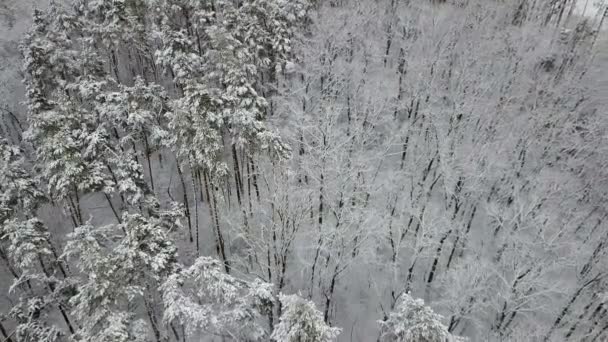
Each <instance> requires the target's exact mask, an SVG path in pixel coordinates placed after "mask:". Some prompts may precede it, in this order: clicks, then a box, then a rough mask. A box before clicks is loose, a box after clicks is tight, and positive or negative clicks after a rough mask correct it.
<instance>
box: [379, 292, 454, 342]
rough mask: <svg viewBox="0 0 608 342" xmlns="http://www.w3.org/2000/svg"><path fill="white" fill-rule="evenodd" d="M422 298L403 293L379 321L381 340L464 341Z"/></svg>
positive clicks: (408, 341) (412, 341) (407, 341)
mask: <svg viewBox="0 0 608 342" xmlns="http://www.w3.org/2000/svg"><path fill="white" fill-rule="evenodd" d="M442 318H443V317H441V315H439V314H436V313H435V312H434V311H433V309H431V308H430V307H429V306H426V305H424V300H422V299H415V298H413V297H412V296H410V295H409V294H407V293H403V294H402V295H401V298H399V300H398V301H397V304H396V305H395V309H394V310H393V312H391V313H390V314H389V317H388V318H387V319H386V320H384V321H380V325H381V336H380V339H379V340H380V341H383V342H414V341H416V342H456V341H465V340H464V339H462V338H460V337H456V336H453V335H452V334H450V332H449V331H448V327H447V326H446V325H445V324H443V323H442V321H441V320H442Z"/></svg>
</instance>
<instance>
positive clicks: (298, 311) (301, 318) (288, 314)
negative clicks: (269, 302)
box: [271, 294, 341, 342]
mask: <svg viewBox="0 0 608 342" xmlns="http://www.w3.org/2000/svg"><path fill="white" fill-rule="evenodd" d="M279 300H280V301H281V305H282V308H283V309H282V312H283V313H282V314H281V317H280V318H279V323H278V324H277V325H276V326H275V328H274V331H273V332H272V336H271V339H272V340H273V341H276V342H331V341H334V340H335V339H336V338H337V337H338V335H339V334H340V331H341V329H339V328H333V327H330V326H329V325H328V324H327V323H325V321H324V320H323V314H322V313H321V312H320V311H319V310H317V308H316V307H315V304H314V303H313V302H311V301H309V300H306V299H304V298H302V297H300V296H298V295H295V294H294V295H284V294H279Z"/></svg>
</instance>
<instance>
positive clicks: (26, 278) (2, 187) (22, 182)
mask: <svg viewBox="0 0 608 342" xmlns="http://www.w3.org/2000/svg"><path fill="white" fill-rule="evenodd" d="M39 186H40V184H39V182H38V181H37V180H36V179H35V178H34V177H32V176H31V175H30V174H29V172H28V171H27V164H26V162H25V158H24V156H23V153H22V151H21V149H20V148H19V147H17V146H13V145H11V144H9V143H8V142H7V141H6V140H4V139H0V252H1V253H0V256H1V257H2V259H3V261H4V262H5V263H6V266H7V267H8V269H9V270H10V272H11V275H12V276H13V278H14V279H13V284H12V286H11V288H10V292H11V293H18V294H19V296H20V298H19V300H18V302H17V303H16V304H15V305H14V306H13V307H12V309H11V311H10V312H9V316H10V317H12V318H14V319H15V321H16V332H15V333H16V336H17V337H18V338H19V340H20V341H32V342H33V341H54V340H55V339H56V338H58V336H59V335H60V334H62V331H61V330H60V329H59V328H57V327H56V326H54V325H53V324H51V323H50V322H51V321H52V318H49V316H53V315H55V314H56V311H55V310H56V309H58V310H59V312H60V313H61V315H62V317H63V318H64V320H65V323H66V325H67V327H68V329H69V330H70V331H72V329H73V328H72V326H71V323H70V320H69V318H68V316H67V314H66V312H65V309H64V307H65V304H66V303H65V300H66V292H64V290H66V288H68V287H69V284H68V283H65V282H64V279H65V277H66V275H67V274H66V270H65V269H64V266H63V265H62V264H61V263H60V262H59V261H58V260H57V253H56V251H55V248H54V246H53V244H52V242H51V236H50V233H49V231H48V229H47V227H46V225H45V224H44V223H43V222H42V221H41V220H40V219H39V218H38V217H36V209H37V208H38V206H39V205H40V204H41V203H42V202H43V201H44V196H43V194H42V193H41V192H40V191H39V190H38V188H39ZM68 291H69V290H68Z"/></svg>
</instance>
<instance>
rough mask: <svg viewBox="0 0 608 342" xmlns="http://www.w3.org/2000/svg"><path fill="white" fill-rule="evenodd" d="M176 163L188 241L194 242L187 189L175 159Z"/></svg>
mask: <svg viewBox="0 0 608 342" xmlns="http://www.w3.org/2000/svg"><path fill="white" fill-rule="evenodd" d="M175 162H176V163H177V174H178V175H179V180H180V182H181V183H182V190H183V191H184V206H185V209H186V218H187V219H188V235H189V238H190V242H194V238H193V237H192V220H191V218H190V203H189V202H188V191H187V189H186V182H185V181H184V174H183V172H182V168H181V166H179V161H178V160H177V159H176V160H175Z"/></svg>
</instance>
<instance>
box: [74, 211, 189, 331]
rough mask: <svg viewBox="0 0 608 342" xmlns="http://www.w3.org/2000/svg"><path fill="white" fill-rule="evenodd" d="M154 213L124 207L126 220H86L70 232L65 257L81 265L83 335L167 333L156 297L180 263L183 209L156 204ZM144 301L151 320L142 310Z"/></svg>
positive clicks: (77, 307)
mask: <svg viewBox="0 0 608 342" xmlns="http://www.w3.org/2000/svg"><path fill="white" fill-rule="evenodd" d="M152 202H154V201H152ZM152 204H154V203H152ZM150 213H151V214H152V216H150V217H144V216H142V215H140V214H128V213H124V214H123V217H122V220H121V221H122V223H120V224H112V225H108V226H104V227H99V228H97V227H94V226H92V225H91V224H86V225H83V226H80V227H78V228H76V230H75V232H74V233H72V234H70V235H69V238H70V240H69V241H68V243H67V245H66V247H65V250H64V257H65V258H66V259H67V260H75V261H76V265H77V266H78V269H79V270H80V271H81V273H80V274H79V275H78V276H77V277H76V280H75V282H76V283H77V284H78V287H77V293H76V294H75V295H74V296H73V297H72V298H71V300H70V303H71V304H72V305H73V306H74V308H73V314H74V315H75V317H76V318H77V319H78V322H79V329H78V331H77V332H76V336H77V339H82V340H84V341H91V342H110V341H145V340H146V335H147V333H148V332H149V331H151V330H152V331H153V332H154V334H155V335H156V337H157V338H159V336H161V335H165V334H166V332H164V331H163V330H162V327H160V326H159V325H157V324H156V322H157V318H156V313H155V311H154V308H156V305H154V302H153V301H154V299H153V298H154V292H155V290H156V288H157V287H158V285H159V284H160V283H161V282H162V281H163V280H164V279H165V278H167V277H168V276H169V275H170V274H172V273H173V272H175V271H177V269H178V267H179V265H178V264H177V248H176V247H175V245H174V244H173V242H172V240H171V239H170V238H169V234H170V232H171V230H173V229H174V228H176V227H178V226H179V225H180V223H179V217H181V216H182V215H183V211H182V210H181V208H179V207H174V208H172V209H170V210H166V211H160V210H158V208H151V210H150ZM141 305H143V306H144V307H146V309H147V314H148V320H149V321H148V322H146V321H145V320H144V319H143V318H142V317H141V316H140V315H139V314H138V311H137V308H138V307H139V306H141Z"/></svg>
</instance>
